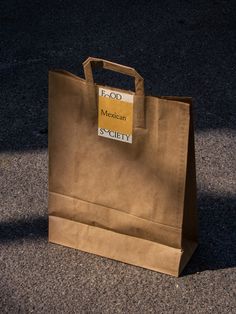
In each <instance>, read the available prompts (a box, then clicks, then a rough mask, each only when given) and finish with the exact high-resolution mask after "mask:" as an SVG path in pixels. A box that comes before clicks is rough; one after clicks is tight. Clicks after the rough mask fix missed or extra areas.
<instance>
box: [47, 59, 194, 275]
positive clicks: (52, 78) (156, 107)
mask: <svg viewBox="0 0 236 314" xmlns="http://www.w3.org/2000/svg"><path fill="white" fill-rule="evenodd" d="M91 64H94V65H98V66H102V67H103V68H105V69H109V70H112V71H116V72H120V73H122V74H125V75H129V76H132V77H134V79H135V93H133V92H131V91H124V90H120V89H116V88H110V87H109V89H110V90H112V91H113V92H114V94H116V93H122V92H124V93H126V94H128V95H131V96H130V97H133V116H132V119H133V122H132V123H133V127H132V144H130V143H127V142H122V141H120V140H113V139H110V138H105V137H101V136H98V89H99V88H101V86H98V85H96V84H95V83H94V81H93V75H92V67H91ZM83 66H84V73H85V79H82V78H79V77H77V76H75V75H73V74H71V73H69V72H66V71H62V70H58V71H51V72H49V241H50V242H54V243H57V244H61V245H65V246H68V247H71V248H76V249H80V250H82V251H85V252H90V253H94V254H97V255H101V256H105V257H108V258H112V259H115V260H118V261H122V262H125V263H129V264H133V265H136V266H142V267H145V268H148V269H152V270H155V271H159V272H163V273H167V274H171V275H174V276H178V275H179V274H180V272H181V271H182V270H183V268H184V266H185V265H186V263H187V262H188V260H189V259H190V257H191V255H192V254H193V252H194V250H195V248H196V246H197V209H196V176H195V157H194V155H195V153H194V131H193V121H192V113H191V98H181V97H152V96H144V84H143V79H142V77H141V76H140V75H139V74H138V73H137V72H136V71H135V70H134V69H132V68H129V67H126V66H122V65H119V64H115V63H112V62H109V61H105V60H102V59H96V58H88V59H87V60H86V61H85V62H84V63H83ZM118 104H119V103H118ZM112 134H113V133H112ZM113 135H114V134H113Z"/></svg>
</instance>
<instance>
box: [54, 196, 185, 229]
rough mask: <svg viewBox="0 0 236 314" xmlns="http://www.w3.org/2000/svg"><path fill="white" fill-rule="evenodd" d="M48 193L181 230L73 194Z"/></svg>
mask: <svg viewBox="0 0 236 314" xmlns="http://www.w3.org/2000/svg"><path fill="white" fill-rule="evenodd" d="M49 193H53V194H57V195H61V196H63V197H66V198H70V199H76V200H79V201H82V202H85V203H89V204H93V205H97V206H100V207H105V208H108V209H112V210H115V211H117V212H119V213H120V214H124V215H129V216H131V217H135V218H137V219H141V220H144V221H147V222H148V221H149V222H152V223H154V224H156V225H161V226H165V227H168V228H171V229H175V230H181V228H180V227H174V226H170V225H166V224H163V223H160V222H156V221H154V220H151V219H145V218H142V217H138V216H135V215H132V214H130V213H127V212H125V211H122V210H119V209H117V208H113V207H109V206H106V205H102V204H98V203H95V202H91V201H87V200H83V199H81V198H79V197H75V196H68V195H65V194H63V193H58V192H55V191H49Z"/></svg>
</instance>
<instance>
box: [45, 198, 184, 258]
mask: <svg viewBox="0 0 236 314" xmlns="http://www.w3.org/2000/svg"><path fill="white" fill-rule="evenodd" d="M57 194H60V193H57ZM49 216H50V217H55V218H59V219H65V220H69V221H72V222H73V223H79V224H81V225H86V224H85V223H83V222H79V221H74V220H72V219H70V218H65V217H58V216H54V215H49ZM88 226H89V228H93V229H99V230H105V231H108V232H111V233H115V234H118V235H121V236H127V237H129V238H132V239H137V240H141V241H145V242H151V243H154V244H155V245H158V246H162V247H163V246H164V247H168V248H170V249H172V250H175V251H177V252H178V253H180V254H182V253H183V249H181V248H177V247H174V246H170V245H166V244H163V243H160V242H155V241H152V240H148V239H143V238H139V237H135V236H133V235H130V234H125V233H120V232H117V231H114V230H112V229H105V228H101V227H98V226H91V225H88Z"/></svg>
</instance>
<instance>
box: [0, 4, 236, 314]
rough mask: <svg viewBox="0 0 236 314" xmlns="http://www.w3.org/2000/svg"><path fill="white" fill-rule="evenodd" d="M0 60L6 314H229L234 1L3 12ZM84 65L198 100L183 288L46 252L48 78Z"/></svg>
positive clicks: (24, 7)
mask: <svg viewBox="0 0 236 314" xmlns="http://www.w3.org/2000/svg"><path fill="white" fill-rule="evenodd" d="M0 51H1V53H0V82H1V84H0V96H1V97H0V130H1V132H0V162H1V163H0V177H1V189H0V193H1V194H0V195H1V198H0V276H1V281H0V309H1V312H3V313H18V312H19V313H31V312H35V313H47V312H48V313H90V312H95V313H189V312H190V311H191V312H193V313H233V312H234V311H235V308H236V303H235V299H236V296H235V280H236V273H235V266H236V250H235V240H236V237H235V230H236V225H235V221H236V219H235V218H236V214H235V204H236V202H235V201H236V198H235V186H236V184H235V168H236V167H235V155H236V149H235V138H236V132H235V129H236V124H235V121H236V119H235V107H236V106H235V103H236V101H235V96H236V86H235V85H236V74H235V73H236V62H235V60H236V2H235V1H220V0H218V1H216V0H215V1H183V0H181V1H127V0H124V1H120V2H118V1H108V0H107V1H59V0H58V1H47V2H46V1H2V2H1V3H0ZM88 56H94V57H101V58H104V59H107V60H111V61H114V62H117V63H121V64H124V65H128V66H131V67H134V68H135V69H136V70H137V71H138V72H139V73H140V74H141V75H142V76H143V77H144V80H145V91H146V94H148V95H179V96H192V97H193V98H194V114H195V115H194V116H195V130H196V143H195V144H196V161H197V178H198V203H199V224H200V239H199V242H200V246H199V248H198V250H197V252H196V253H195V255H194V256H193V258H192V260H191V262H190V263H189V265H188V266H187V268H186V270H185V271H184V274H183V276H182V277H181V278H179V279H176V278H172V277H169V276H166V275H163V274H159V273H155V272H152V271H148V270H144V269H141V268H137V267H133V266H129V265H125V264H122V263H118V262H116V261H111V260H107V259H105V258H100V257H97V256H94V255H91V254H86V253H82V252H79V251H76V250H72V249H68V248H64V247H60V246H56V245H53V244H48V243H47V88H48V86H47V79H48V70H50V69H54V68H62V69H65V70H68V71H71V72H72V73H74V74H76V75H79V76H82V77H83V71H82V62H83V61H84V60H85V59H86V58H87V57H88ZM95 78H96V81H99V82H103V83H106V84H108V85H112V86H116V87H122V88H127V89H130V88H133V81H132V79H130V78H127V77H124V76H121V75H118V74H114V73H112V72H109V71H102V70H96V72H95Z"/></svg>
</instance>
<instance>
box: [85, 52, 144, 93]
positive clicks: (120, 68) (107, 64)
mask: <svg viewBox="0 0 236 314" xmlns="http://www.w3.org/2000/svg"><path fill="white" fill-rule="evenodd" d="M91 63H94V64H95V65H97V66H101V67H102V68H104V69H107V70H110V71H114V72H118V73H121V74H125V75H128V76H132V77H134V79H135V94H136V95H142V96H143V95H144V82H143V78H142V76H141V75H140V74H139V73H138V72H137V71H136V70H135V69H133V68H130V67H127V66H124V65H121V64H118V63H114V62H111V61H107V60H103V59H99V58H93V57H88V59H87V60H85V61H84V62H83V67H84V75H85V79H86V81H87V82H88V83H91V84H94V80H93V72H92V66H91Z"/></svg>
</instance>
